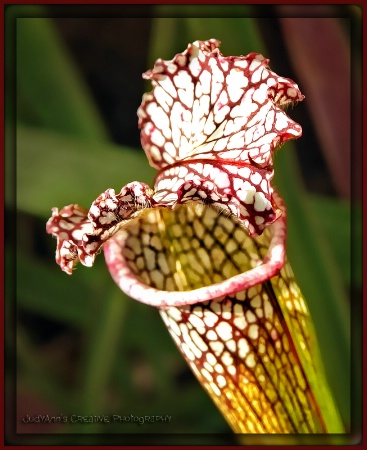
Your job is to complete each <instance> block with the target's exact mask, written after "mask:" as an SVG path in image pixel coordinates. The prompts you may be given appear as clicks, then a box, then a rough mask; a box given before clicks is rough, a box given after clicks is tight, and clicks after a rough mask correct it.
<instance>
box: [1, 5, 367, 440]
mask: <svg viewBox="0 0 367 450" xmlns="http://www.w3.org/2000/svg"><path fill="white" fill-rule="evenodd" d="M182 8H183V7H182ZM200 8H201V9H200ZM212 8H213V10H211V17H212V18H205V19H204V18H195V17H200V16H201V15H202V14H205V11H207V10H206V9H205V8H204V7H203V6H202V7H199V6H197V7H196V6H187V7H186V9H182V10H181V12H180V13H178V12H177V10H176V9H173V7H172V6H157V7H155V10H154V16H155V18H154V19H152V21H151V37H150V40H149V42H147V46H148V48H149V52H148V61H147V66H146V68H147V69H148V68H149V67H151V66H152V64H153V62H154V61H155V59H157V58H158V57H162V58H164V59H170V58H172V56H173V55H174V54H176V53H177V52H180V51H182V50H183V49H184V48H186V45H187V43H188V42H192V41H194V40H196V39H208V38H211V37H215V38H217V39H219V40H221V41H222V42H223V44H222V47H221V51H222V53H223V54H225V55H230V54H247V53H248V52H250V51H257V52H261V53H263V54H265V55H267V53H266V46H265V44H264V42H263V41H262V39H261V33H260V31H259V28H258V24H257V21H256V20H255V19H253V18H251V17H252V15H253V7H249V6H236V7H235V6H233V7H229V6H228V7H227V6H218V7H217V9H216V10H215V8H214V7H212ZM26 11H27V12H28V13H30V15H32V8H31V7H29V8H28V9H27V10H26ZM35 11H39V12H42V10H41V9H37V10H35ZM51 11H52V9H51ZM13 13H14V11H13ZM36 14H37V12H36V13H33V15H36ZM15 15H16V14H15ZM41 15H43V14H40V16H41ZM216 15H217V17H218V18H215V16H216ZM175 16H176V17H179V18H171V17H175ZM219 17H220V18H219ZM226 17H227V18H226ZM231 17H236V18H231ZM245 17H247V18H245ZM126 20H129V19H126ZM116 39H118V36H116ZM126 45H129V43H128V42H127V43H126ZM306 45H307V44H306ZM16 55H17V58H16V99H17V105H16V106H17V107H16V112H17V117H16V120H17V122H16V158H13V155H12V153H11V152H12V148H11V147H12V146H11V144H12V142H11V139H10V138H9V139H8V140H7V143H8V144H9V145H8V148H7V167H9V168H10V166H11V163H12V162H13V163H14V165H15V167H13V169H16V176H17V181H16V208H17V248H16V278H15V279H16V321H15V323H14V327H15V332H16V338H17V361H18V363H17V364H18V366H17V367H18V370H17V380H16V381H17V387H18V391H17V392H18V399H17V400H18V414H21V413H26V409H25V408H26V406H25V405H27V403H26V398H28V397H26V396H24V394H23V393H26V394H27V395H28V396H30V397H31V400H29V401H30V405H31V406H29V404H28V411H33V412H36V411H39V410H40V409H42V408H41V406H40V405H44V407H43V411H47V413H48V414H54V415H58V414H61V413H62V414H64V415H69V416H70V415H71V414H80V415H87V414H111V415H112V414H121V415H129V414H135V415H166V414H168V415H170V416H172V421H171V423H170V424H169V425H167V424H166V423H160V422H157V423H155V424H148V425H144V426H139V425H136V424H133V423H125V424H124V425H121V424H119V423H117V424H110V425H108V427H107V426H105V425H103V424H91V425H89V424H79V425H72V426H70V425H62V426H61V427H59V428H57V427H56V428H55V430H54V431H53V433H55V435H54V436H52V435H49V436H48V437H47V439H46V438H44V437H42V436H41V434H37V431H35V430H34V428H33V429H32V432H35V433H36V435H35V436H34V437H33V438H30V437H27V438H24V439H23V440H22V438H21V437H20V435H18V437H15V436H13V437H12V439H13V443H24V442H27V443H45V442H46V443H57V444H64V443H77V444H83V443H88V444H100V443H105V442H107V438H108V439H109V442H111V443H119V444H127V443H144V440H143V439H144V438H143V435H144V434H151V433H153V434H156V435H157V436H156V437H155V438H154V437H152V436H150V437H149V440H148V441H145V443H147V442H148V443H156V444H161V443H172V442H173V443H175V439H176V438H175V436H174V434H177V433H185V435H187V436H188V435H189V434H190V433H210V434H212V433H213V432H214V431H215V432H216V433H219V434H221V435H218V436H216V435H211V436H209V435H207V437H206V438H205V439H204V438H202V437H201V438H200V436H199V435H198V436H196V437H195V438H192V439H191V438H189V437H186V438H183V437H182V438H180V439H179V440H178V442H180V443H188V444H190V443H211V444H215V443H218V444H221V443H234V442H235V441H234V438H233V437H231V436H230V435H229V434H228V433H230V430H229V428H228V426H227V424H226V423H225V421H224V419H223V418H222V417H221V416H220V414H219V412H218V411H217V410H216V409H215V407H214V405H213V404H212V403H211V401H210V399H209V398H208V397H207V396H206V394H205V393H204V391H203V390H202V389H201V387H200V386H199V384H198V383H197V382H196V381H195V379H194V378H193V376H192V375H191V373H190V372H188V369H187V368H186V364H185V362H184V360H183V358H182V357H181V355H180V354H179V352H178V351H177V349H176V347H175V346H174V344H173V342H172V341H171V339H170V337H169V335H168V332H167V331H166V330H165V327H164V325H163V322H161V320H160V317H159V314H158V311H156V310H155V309H153V308H150V307H147V306H145V305H142V304H139V303H138V302H135V301H133V300H131V299H129V298H127V297H126V296H125V295H124V294H123V293H122V292H121V291H119V289H118V288H117V286H115V285H114V283H113V282H112V280H111V278H110V276H109V274H108V271H107V269H106V267H105V265H104V262H103V257H102V256H100V258H99V260H98V261H97V262H96V265H95V267H94V268H93V270H88V269H86V268H84V267H81V266H80V267H79V268H78V269H77V271H76V272H75V273H74V275H73V277H68V276H67V275H66V274H64V273H62V272H61V271H60V269H59V267H58V266H56V264H55V263H54V260H53V258H54V251H55V248H54V246H55V240H54V239H51V237H49V236H45V237H40V230H42V232H43V230H44V225H45V221H46V220H47V218H48V217H49V215H50V209H51V207H53V206H57V207H59V208H60V207H62V206H63V205H67V204H70V203H79V204H81V205H84V206H88V205H90V203H91V202H92V201H93V200H94V198H96V197H97V196H98V195H99V194H100V193H101V192H103V191H104V190H105V189H106V188H107V187H112V188H114V189H115V190H116V191H119V190H120V188H121V187H122V186H123V185H125V184H126V183H128V182H130V181H133V180H135V179H136V180H139V181H144V182H147V183H152V180H153V177H154V171H153V170H152V169H151V168H150V167H149V166H148V162H147V160H146V157H145V155H144V152H143V151H142V150H140V151H137V149H131V148H128V147H124V146H121V145H118V144H116V143H114V142H112V140H111V139H110V138H109V137H108V132H107V131H106V130H107V127H106V124H105V122H104V118H103V115H102V113H101V112H100V111H99V110H98V107H97V106H96V104H95V102H94V100H93V97H92V95H91V93H90V91H89V88H88V86H87V83H86V82H85V80H84V79H83V77H82V75H81V73H80V71H79V70H78V61H76V60H73V58H72V57H71V56H70V53H69V52H68V49H67V47H66V45H65V42H64V41H63V40H62V38H61V36H60V35H59V34H58V31H57V28H56V26H55V24H54V23H53V20H52V19H48V18H29V17H28V18H27V17H24V15H23V18H18V19H17V27H16ZM285 75H286V74H285ZM140 76H141V74H140V73H132V74H131V77H140ZM126 89H129V86H126ZM136 123H137V121H136ZM9 125H10V123H9ZM9 133H11V132H10V131H9V130H8V131H7V134H9ZM275 182H276V185H277V187H278V188H279V190H280V191H281V193H282V195H283V196H284V198H285V199H286V202H287V207H288V212H289V239H288V253H289V258H290V261H291V264H292V266H293V269H294V271H295V273H296V277H297V279H298V281H299V283H300V286H301V289H302V290H303V292H304V294H305V297H306V299H307V301H308V303H309V307H310V309H311V312H312V317H313V319H314V322H315V325H316V329H317V334H318V338H319V341H320V347H321V351H322V355H323V359H324V363H325V368H326V372H327V375H328V376H329V380H330V385H331V387H332V390H333V393H334V396H335V399H336V402H337V405H338V406H339V408H340V412H341V415H342V418H343V420H344V422H345V424H346V426H347V427H349V426H350V420H351V419H350V389H349V386H350V384H351V379H350V373H349V367H350V345H351V344H350V324H349V317H350V298H349V296H348V290H349V288H353V289H354V291H355V292H358V290H359V289H360V287H361V276H360V274H361V269H360V258H359V257H358V255H357V257H355V261H354V266H353V270H354V273H355V274H357V276H354V277H352V278H351V242H352V241H351V225H350V224H351V205H350V203H349V202H346V201H341V200H340V199H338V198H332V197H323V196H320V195H316V194H312V195H311V194H309V193H308V192H307V191H306V189H305V188H304V186H303V184H302V180H301V176H300V174H299V169H298V167H297V161H296V158H295V147H294V145H291V144H287V145H286V146H285V147H284V148H283V149H282V150H281V152H280V153H279V154H278V155H277V178H276V180H275ZM6 194H7V196H6V206H7V208H8V210H9V211H10V210H11V207H12V201H13V191H12V189H11V184H9V183H8V184H7V190H6ZM354 212H355V216H356V217H355V222H354V223H355V226H354V234H355V235H354V238H355V240H356V242H357V244H353V245H355V247H356V248H359V246H360V245H359V243H360V242H361V241H360V237H361V226H360V215H361V211H360V209H359V205H356V207H355V208H354ZM6 251H7V253H6V255H7V257H8V258H9V261H10V259H11V248H10V247H9V246H7V248H6ZM12 300H13V299H11V298H7V302H10V301H12ZM8 307H9V308H10V306H9V303H8ZM47 324H48V325H47ZM50 324H51V325H50ZM46 325H47V326H48V327H50V326H51V327H54V328H57V327H59V328H60V329H61V331H60V333H56V332H55V333H54V335H53V338H52V339H51V340H49V341H47V340H46V341H45V339H44V340H42V339H41V340H40V338H39V336H40V331H42V330H41V329H42V327H46ZM7 326H8V327H9V326H10V327H11V326H12V325H9V324H7ZM38 327H39V328H40V329H38ZM9 345H10V344H9ZM354 369H355V370H356V367H355V368H354ZM357 369H358V367H357ZM359 382H360V380H359V381H358V379H355V380H354V381H353V383H357V386H358V383H359ZM357 389H358V388H357ZM42 402H43V403H42ZM17 421H18V422H17V425H19V421H20V417H19V416H18V417H17ZM28 429H29V428H28ZM21 430H22V432H26V430H27V429H26V427H25V426H23V427H22V429H21ZM89 434H91V435H89ZM82 435H85V436H82ZM177 439H178V438H177ZM190 439H191V440H190ZM10 440H11V439H10ZM259 442H261V441H259Z"/></svg>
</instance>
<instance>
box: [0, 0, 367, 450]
mask: <svg viewBox="0 0 367 450" xmlns="http://www.w3.org/2000/svg"><path fill="white" fill-rule="evenodd" d="M199 3H200V4H228V3H225V2H223V1H218V0H211V1H210V2H209V1H208V0H202V1H200V2H197V1H193V0H186V1H185V2H179V3H175V2H173V1H172V0H161V1H160V2H155V1H150V0H145V1H141V0H140V1H127V0H126V1H123V0H119V1H117V0H110V1H108V4H109V5H120V4H141V5H144V4H146V5H154V4H199ZM229 3H230V4H246V3H247V4H251V3H254V2H247V1H241V0H231V1H230V2H229ZM294 3H295V2H289V1H284V0H279V1H277V2H274V1H271V0H269V1H266V0H263V1H261V2H256V4H263V5H268V4H294ZM322 3H323V4H333V5H358V6H359V5H361V3H356V2H353V1H340V0H334V1H332V0H326V1H324V2H322ZM21 4H49V5H52V4H59V5H60V4H62V5H78V4H80V5H86V4H90V5H106V4H107V3H105V2H102V1H98V0H89V1H87V0H79V1H78V2H74V1H70V0H63V1H52V0H39V1H37V2H33V1H30V0H23V1H8V2H1V11H0V25H1V30H2V33H1V37H0V40H1V56H2V59H1V63H2V64H1V72H0V73H1V87H0V97H1V102H2V105H3V108H1V110H0V118H1V123H2V124H4V89H5V88H4V73H5V68H4V48H5V45H4V13H5V8H6V6H8V5H21ZM302 4H307V5H319V4H320V2H319V1H316V0H314V1H310V0H308V1H304V2H302ZM365 11H366V10H365V9H363V6H362V14H363V22H365V17H366V12H365ZM363 24H364V23H363ZM364 25H365V24H364ZM363 41H364V42H367V30H366V26H364V27H363ZM365 48H366V46H364V49H363V50H364V52H363V73H366V72H367V70H366V69H367V63H366V58H365V56H366V50H365ZM366 105H367V95H366V89H363V106H362V111H361V113H362V126H363V130H366V129H367V124H366V116H367V114H366V109H367V108H366ZM0 133H1V134H0V136H1V144H2V149H3V155H4V127H3V126H2V127H1V131H0ZM362 143H363V147H362V148H363V150H365V149H366V150H365V151H367V142H366V139H365V133H363V137H362ZM366 165H367V157H363V158H362V166H363V167H362V170H363V176H362V180H363V181H362V184H363V186H362V199H363V206H365V204H364V202H365V199H366V198H367V180H366V178H365V177H364V174H365V173H366ZM0 166H1V175H2V179H3V180H4V177H5V173H4V158H2V159H1V165H0ZM0 190H1V194H2V195H1V220H0V231H1V235H2V236H4V183H1V184H0ZM363 220H364V223H367V209H366V208H363ZM366 250H367V240H366V239H364V240H363V273H364V270H365V267H366V265H367V264H366V263H367V252H366ZM0 252H1V255H2V256H3V255H4V240H3V239H1V240H0ZM0 261H1V275H2V276H0V279H1V287H2V291H3V292H4V275H3V274H4V268H5V261H4V257H3V258H1V260H0ZM365 301H367V299H366V290H365V288H363V303H364V302H365ZM0 310H1V319H2V323H3V324H4V308H1V309H0ZM362 311H363V324H365V323H366V308H364V310H363V305H362ZM0 330H1V331H0V340H1V343H2V344H4V327H3V326H1V327H0ZM365 338H367V332H366V327H365V326H363V342H364V339H365ZM1 369H2V370H1V391H0V392H1V399H2V400H3V402H2V403H3V405H4V393H5V388H4V345H2V346H1ZM366 369H367V358H365V357H363V372H364V373H366ZM366 400H367V392H366V389H363V428H362V441H361V443H358V444H356V445H357V446H363V447H364V442H365V440H364V436H363V431H364V430H365V429H366V425H367V414H364V413H365V405H366V404H367V402H366ZM0 420H1V421H2V423H3V424H4V408H2V409H1V416H0ZM0 428H2V429H3V428H4V427H1V425H0ZM2 438H3V439H2V440H1V441H0V448H5V447H11V448H13V449H15V450H17V449H19V450H20V449H28V448H29V447H32V446H12V445H6V444H5V442H4V436H2ZM356 445H347V446H337V447H338V448H340V449H345V448H350V447H355V446H356ZM55 447H56V448H58V449H60V450H62V449H67V448H70V446H55ZM71 447H72V446H71ZM119 447H120V446H119ZM130 447H131V448H133V449H143V448H151V449H157V450H158V449H160V448H161V446H151V447H149V446H126V447H125V448H130ZM168 447H169V446H168ZM246 447H250V448H251V446H246ZM258 447H271V446H262V445H260V446H256V447H255V448H258ZM281 447H282V446H276V448H281ZM297 447H298V446H286V448H297ZM312 447H314V448H319V449H329V448H330V446H325V445H320V446H315V445H312ZM42 448H45V449H47V448H54V447H53V446H42ZM88 448H91V449H99V448H100V447H99V446H88ZM175 448H178V449H181V448H193V447H189V446H176V447H175ZM233 448H236V447H233Z"/></svg>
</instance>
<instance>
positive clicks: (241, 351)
mask: <svg viewBox="0 0 367 450" xmlns="http://www.w3.org/2000/svg"><path fill="white" fill-rule="evenodd" d="M237 345H238V356H239V357H240V358H241V359H243V358H245V356H246V355H247V353H248V352H249V351H250V347H249V345H248V342H247V341H246V339H245V338H241V339H240V340H239V341H238V343H237Z"/></svg>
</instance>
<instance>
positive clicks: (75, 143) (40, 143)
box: [8, 125, 154, 218]
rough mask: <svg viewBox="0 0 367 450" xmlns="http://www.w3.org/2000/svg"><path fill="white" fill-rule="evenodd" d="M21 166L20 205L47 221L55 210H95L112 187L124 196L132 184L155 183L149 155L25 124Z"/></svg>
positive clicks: (20, 143)
mask: <svg viewBox="0 0 367 450" xmlns="http://www.w3.org/2000/svg"><path fill="white" fill-rule="evenodd" d="M16 163H17V168H16V170H17V207H18V208H19V209H21V210H23V211H25V212H29V213H31V214H35V215H38V216H39V217H43V218H47V217H49V216H50V209H51V207H53V206H57V207H63V206H64V205H68V204H70V203H78V204H80V205H82V206H85V207H89V206H90V204H91V203H92V202H93V200H94V199H95V198H97V196H98V195H99V194H100V193H102V192H104V191H105V190H106V189H107V188H114V189H115V190H116V192H119V191H120V189H121V188H122V187H123V186H124V185H125V184H126V183H129V182H131V181H134V180H139V181H143V182H147V183H151V182H152V179H153V176H154V171H153V169H152V168H151V167H149V165H148V162H147V160H146V157H145V155H144V153H143V151H136V150H132V149H130V148H127V147H119V146H117V145H112V144H107V143H100V142H88V141H85V140H83V139H76V138H72V137H67V136H64V135H61V134H57V133H53V132H49V131H42V130H39V129H33V128H31V127H25V126H21V125H19V126H18V129H17V158H16ZM9 195H10V194H9ZM10 201H11V199H10V198H9V196H8V202H10Z"/></svg>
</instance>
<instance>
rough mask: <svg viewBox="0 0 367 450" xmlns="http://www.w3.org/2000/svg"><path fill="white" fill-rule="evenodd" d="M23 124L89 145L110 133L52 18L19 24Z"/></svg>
mask: <svg viewBox="0 0 367 450" xmlns="http://www.w3.org/2000/svg"><path fill="white" fill-rule="evenodd" d="M16 24H17V26H16V43H17V46H16V55H17V57H16V79H17V84H16V90H17V102H18V108H17V113H18V115H19V119H20V120H22V121H23V122H28V123H31V124H34V125H38V126H42V127H45V128H48V129H51V130H55V131H60V132H62V133H67V134H71V135H74V136H80V137H84V138H86V139H89V140H99V141H101V140H105V139H107V132H106V128H105V125H104V123H103V120H102V118H101V116H100V114H99V112H98V110H97V109H96V106H95V104H94V101H93V100H92V98H91V95H90V93H89V91H88V88H87V86H86V84H85V82H84V80H83V79H82V77H81V74H80V73H79V72H78V71H77V69H76V66H75V65H74V62H73V61H72V58H71V56H70V55H69V53H68V51H67V49H66V47H65V46H64V44H63V42H62V41H61V38H60V36H59V35H58V33H57V31H56V29H55V27H54V25H53V23H52V20H51V19H47V18H29V17H28V18H17V19H16Z"/></svg>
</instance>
